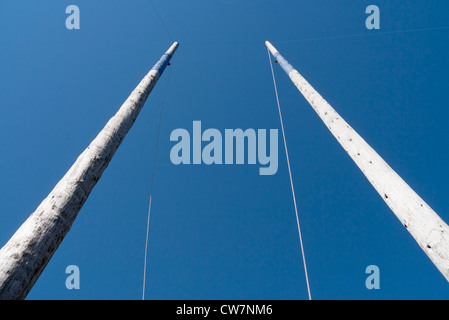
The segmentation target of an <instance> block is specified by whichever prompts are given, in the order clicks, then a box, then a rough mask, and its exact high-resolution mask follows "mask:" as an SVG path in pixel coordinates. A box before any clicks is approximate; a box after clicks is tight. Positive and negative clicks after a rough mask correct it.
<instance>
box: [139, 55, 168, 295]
mask: <svg viewBox="0 0 449 320" xmlns="http://www.w3.org/2000/svg"><path fill="white" fill-rule="evenodd" d="M173 60H174V59H173ZM172 70H173V69H170V72H169V74H168V78H167V85H166V86H165V91H164V97H163V99H162V107H161V114H160V117H159V124H158V128H157V136H156V146H155V151H154V159H153V172H152V173H151V185H150V203H149V205H148V218H147V232H146V240H145V258H144V263H143V285H142V300H145V285H146V273H147V254H148V239H149V232H150V214H151V201H152V199H153V185H154V174H155V170H156V160H157V151H158V146H159V135H160V131H161V123H162V115H163V113H164V107H165V100H166V97H167V89H168V84H169V82H170V76H171V73H172Z"/></svg>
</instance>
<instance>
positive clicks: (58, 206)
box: [0, 42, 178, 300]
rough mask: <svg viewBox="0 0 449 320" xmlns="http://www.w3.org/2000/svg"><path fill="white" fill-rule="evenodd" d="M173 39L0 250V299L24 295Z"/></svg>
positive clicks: (132, 116) (166, 56) (119, 139)
mask: <svg viewBox="0 0 449 320" xmlns="http://www.w3.org/2000/svg"><path fill="white" fill-rule="evenodd" d="M177 47H178V43H177V42H175V43H174V44H173V45H172V46H171V47H170V49H169V50H168V51H167V52H166V54H164V55H163V56H162V58H161V59H160V60H159V62H158V63H157V64H156V65H155V66H154V67H153V69H152V70H151V71H150V72H149V73H148V74H147V75H146V76H145V77H144V78H143V80H142V81H141V82H140V84H139V85H138V86H137V87H136V88H135V89H134V91H133V92H132V93H131V95H130V96H129V97H128V99H127V100H126V101H125V102H124V103H123V105H122V106H121V108H120V109H119V111H118V112H117V113H116V114H115V116H114V117H112V118H111V119H110V120H109V122H108V123H107V124H106V126H105V127H104V129H103V130H102V131H101V132H100V133H99V134H98V136H97V137H96V138H95V139H94V140H93V141H92V143H91V144H90V145H89V147H88V148H87V149H86V150H85V151H84V152H83V153H82V154H81V155H80V156H79V157H78V159H77V160H76V162H75V163H74V164H73V166H72V167H71V168H70V170H69V171H68V172H67V173H66V175H65V176H64V177H63V178H62V180H61V181H60V182H59V183H58V184H57V185H56V187H55V188H54V189H53V190H52V191H51V192H50V194H49V195H48V197H47V198H46V199H45V200H44V201H43V202H42V203H41V204H40V205H39V207H38V208H37V209H36V211H35V212H34V213H33V214H31V216H30V217H29V218H28V219H27V220H26V221H25V222H24V223H23V225H22V226H21V227H20V228H19V229H18V230H17V232H16V233H15V234H14V235H13V236H12V238H11V239H10V240H9V241H8V242H7V243H6V245H5V246H4V247H3V248H2V249H1V250H0V299H4V300H5V299H7V300H17V299H24V298H25V297H26V296H27V294H28V293H29V291H30V290H31V288H32V287H33V285H34V284H35V282H36V281H37V279H38V278H39V276H40V275H41V273H42V271H43V270H44V269H45V267H46V265H47V264H48V262H49V261H50V259H51V257H52V256H53V254H54V253H55V251H56V249H57V248H58V246H59V245H60V243H61V242H62V240H63V239H64V237H65V236H66V234H67V232H68V231H69V230H70V228H71V226H72V224H73V222H74V221H75V218H76V217H77V215H78V212H79V211H80V210H81V208H82V206H83V205H84V203H85V202H86V200H87V198H88V196H89V194H90V192H91V191H92V189H93V188H94V186H95V185H96V183H97V182H98V180H99V179H100V178H101V176H102V174H103V172H104V170H105V169H106V167H107V166H108V164H109V162H110V161H111V159H112V157H113V156H114V154H115V152H116V151H117V149H118V147H119V146H120V144H121V143H122V141H123V139H124V138H125V136H126V134H127V133H128V131H129V130H130V129H131V127H132V125H133V124H134V122H135V120H136V118H137V116H138V115H139V112H140V110H141V109H142V107H143V105H144V103H145V101H146V99H147V98H148V95H149V94H150V92H151V91H152V89H153V87H154V86H155V84H156V82H157V81H158V79H159V77H160V75H161V74H162V72H163V71H164V69H165V67H166V66H167V64H168V62H169V61H170V58H171V57H172V55H173V54H174V52H175V51H176V49H177Z"/></svg>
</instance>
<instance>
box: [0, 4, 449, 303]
mask: <svg viewBox="0 0 449 320" xmlns="http://www.w3.org/2000/svg"><path fill="white" fill-rule="evenodd" d="M153 3H154V5H155V6H156V8H157V10H158V12H159V15H160V17H162V19H163V22H164V24H165V27H164V24H162V23H161V20H160V19H159V17H158V15H157V14H156V13H155V11H154V8H153V6H152V5H151V3H150V2H149V1H144V0H139V1H137V0H132V1H103V0H101V1H100V0H97V1H85V0H74V1H70V2H69V1H54V0H49V1H45V2H44V3H36V2H32V1H12V0H3V1H1V3H0V15H1V17H0V39H1V41H2V46H1V49H0V88H1V90H0V106H1V111H2V116H1V117H0V145H1V147H2V157H1V160H0V174H1V177H2V178H1V180H0V212H1V214H0V245H3V244H4V243H6V241H7V240H8V239H9V238H10V237H11V236H12V234H13V233H14V232H15V230H17V228H18V227H19V226H20V225H21V224H22V223H23V222H24V221H25V220H26V218H27V217H28V216H29V215H30V214H31V213H32V212H33V211H34V210H35V209H36V208H37V206H38V205H39V203H40V202H41V201H42V200H43V199H44V198H45V197H46V195H47V194H48V193H49V192H50V191H51V190H52V189H53V187H54V186H55V185H56V183H57V182H58V181H59V179H60V178H62V176H63V175H64V173H65V172H66V171H67V170H68V169H69V168H70V166H71V165H72V164H73V162H74V161H75V160H76V158H77V156H78V155H79V154H80V153H81V152H82V151H83V150H84V149H85V148H86V147H87V146H88V144H89V143H90V142H91V141H92V140H93V138H94V137H95V136H96V134H97V133H98V132H99V131H100V130H101V129H102V128H103V126H104V125H105V124H106V122H107V121H108V119H109V118H110V117H112V116H113V115H114V114H115V112H116V111H117V110H118V108H119V107H120V106H121V104H122V103H123V102H124V100H125V99H126V98H127V97H128V95H129V94H130V93H131V91H132V90H133V89H134V88H135V86H136V85H137V84H138V83H139V81H140V80H141V79H142V78H143V76H144V75H145V74H146V73H147V72H148V71H149V70H150V69H151V67H152V66H153V65H154V64H155V63H156V61H157V60H158V59H159V58H160V56H161V55H162V54H163V53H164V52H165V51H166V50H167V49H168V47H169V46H170V45H171V43H172V40H173V39H174V40H175V41H179V42H180V47H179V49H178V51H177V53H176V55H175V57H174V60H173V62H172V66H171V67H169V68H168V69H167V70H166V71H165V73H164V75H163V77H162V78H161V80H160V81H159V83H158V84H157V86H156V88H155V89H154V90H153V92H152V94H151V96H150V98H149V99H148V100H147V103H146V105H145V107H144V109H143V110H142V112H141V114H140V116H139V118H138V120H137V121H136V123H135V125H134V127H133V128H132V130H131V131H130V133H129V134H128V136H127V137H126V139H125V141H124V142H123V144H122V146H121V147H120V149H119V150H118V152H117V153H116V155H115V157H114V159H113V160H112V162H111V164H110V165H109V167H108V169H107V170H106V172H105V174H104V175H103V177H102V179H101V180H100V182H99V183H98V184H97V186H96V188H95V189H94V191H93V192H92V194H91V196H90V198H89V199H88V201H87V202H86V204H85V206H84V207H83V209H82V211H81V212H80V214H79V216H78V218H77V220H76V221H75V223H74V225H73V227H72V230H71V231H70V232H69V234H68V235H67V237H66V238H65V240H64V241H63V243H62V244H61V246H60V248H59V249H58V251H57V252H56V254H55V255H54V257H53V259H52V260H51V262H50V263H49V265H48V266H47V268H46V269H45V271H44V273H43V274H42V276H41V277H40V279H39V280H38V282H37V283H36V285H35V286H34V288H33V290H32V291H31V292H30V294H29V295H28V299H140V298H141V294H142V292H141V290H142V280H143V279H142V278H143V260H144V248H145V232H146V220H147V210H148V201H149V189H150V180H151V171H152V165H153V157H154V152H155V142H156V140H155V139H156V134H157V124H158V120H159V113H160V109H161V105H162V101H163V94H164V90H165V88H167V90H168V91H167V99H166V104H165V111H164V118H163V122H162V127H161V135H160V143H159V151H158V159H157V169H156V175H155V182H154V192H153V205H152V212H151V224H150V239H149V251H148V268H147V284H146V298H147V299H307V290H306V282H305V278H304V270H303V266H302V260H301V253H300V247H299V241H298V232H297V228H296V220H295V214H294V207H293V202H292V197H291V190H290V184H289V177H288V171H287V165H286V159H285V155H284V152H283V146H282V140H281V139H280V140H279V146H280V148H279V170H278V172H277V174H276V175H273V176H260V175H258V167H259V166H258V165H215V166H206V165H190V166H175V165H173V164H172V163H171V162H170V157H169V155H170V149H171V147H172V146H173V145H174V143H173V142H170V140H169V137H170V133H171V132H172V131H173V130H174V129H177V128H185V129H187V130H189V131H191V130H192V122H193V121H195V120H200V121H201V122H202V125H203V129H206V128H216V129H219V130H220V131H221V132H224V130H225V129H235V128H242V129H247V128H254V129H280V123H279V117H278V114H277V106H276V100H275V95H274V88H273V83H272V78H271V71H270V67H269V61H268V56H267V50H266V47H265V45H264V41H265V40H269V41H271V43H272V44H273V45H274V46H276V48H277V49H278V50H279V51H280V52H281V53H282V54H283V55H284V57H285V58H286V59H287V60H289V62H290V63H291V64H292V65H293V66H294V67H295V68H296V69H298V71H299V72H300V73H301V74H302V75H303V76H304V77H306V79H307V80H308V81H309V82H310V83H311V84H312V85H313V86H314V87H315V88H316V89H317V90H318V91H319V92H320V93H321V94H322V95H323V97H324V98H325V99H326V100H327V101H328V102H329V103H330V104H331V105H332V106H333V107H334V108H335V109H336V110H337V111H338V112H339V113H340V115H341V116H342V117H343V118H344V119H345V120H346V121H347V122H348V123H350V124H351V125H352V127H353V128H354V129H355V130H357V131H358V133H359V134H360V135H361V136H362V137H364V138H365V140H366V141H367V142H368V143H369V144H370V145H371V146H372V147H373V148H374V149H375V150H376V151H377V152H378V153H379V154H380V155H381V156H382V157H383V158H384V159H385V160H386V161H387V162H388V163H389V164H390V166H391V167H392V168H393V169H395V170H396V172H397V173H398V174H399V175H400V176H401V177H402V178H403V179H404V180H405V181H407V182H408V183H409V185H410V186H411V187H412V188H413V189H414V190H415V191H416V192H417V193H418V194H419V195H420V196H421V197H422V198H423V199H424V200H425V201H426V202H427V203H428V204H429V205H430V206H431V207H432V208H433V209H434V210H435V211H436V212H437V213H438V214H439V215H440V216H441V217H442V218H443V220H445V221H446V222H448V221H449V213H448V212H449V211H448V209H449V197H448V196H447V190H448V188H447V181H448V178H449V170H448V168H447V163H448V162H449V151H448V150H449V149H448V138H449V130H448V126H447V119H448V117H449V111H448V108H447V105H448V98H449V90H448V89H449V86H448V82H447V74H448V73H449V64H448V57H447V52H448V49H449V42H448V40H449V38H448V36H449V33H448V32H449V29H448V27H449V24H448V21H447V12H448V10H449V3H446V2H442V1H436V0H429V1H426V2H425V3H423V2H422V1H417V0H410V1H382V0H373V1H349V0H341V1H330V0H326V1H325V0H316V1H302V0H301V1H271V0H270V1H268V0H260V1H249V0H239V1H222V0H219V1H205V0H190V1H178V0H176V1H175V0H164V1H160V0H154V1H153ZM70 4H75V5H78V6H79V8H80V11H81V29H80V30H71V31H69V30H67V29H66V28H65V19H66V17H67V15H66V14H65V8H66V7H67V6H68V5H70ZM371 4H375V5H378V6H379V8H380V10H381V29H380V30H367V29H366V28H365V19H366V17H367V15H366V14H365V8H366V7H367V6H368V5H371ZM442 27H444V28H442ZM166 29H167V30H168V32H167V31H166ZM404 31H406V32H404ZM274 67H275V74H276V77H277V84H278V90H279V97H280V102H281V106H282V111H283V117H284V125H285V130H286V137H287V144H288V147H289V153H290V161H291V165H292V173H293V179H294V183H295V190H296V197H297V201H298V209H299V217H300V221H301V228H302V235H303V241H304V249H305V254H306V258H307V266H308V272H309V280H310V286H311V292H312V296H313V298H314V299H447V298H449V286H448V283H447V281H446V280H445V279H444V278H443V276H442V275H441V274H440V273H439V272H438V270H437V269H436V268H435V267H434V266H433V264H432V263H431V262H430V260H429V259H428V258H427V256H426V255H425V254H424V253H423V252H422V250H421V249H420V248H419V247H418V245H417V244H416V242H415V241H414V239H413V238H412V237H411V236H410V235H409V233H408V232H407V231H406V230H405V229H404V228H403V226H402V225H401V223H400V222H399V220H398V219H397V218H396V217H395V216H394V214H393V213H392V212H391V211H390V209H389V208H388V207H387V205H386V204H385V203H384V202H383V201H382V199H381V198H380V197H379V196H378V194H377V193H376V192H375V190H374V188H373V187H372V186H371V185H370V184H369V183H368V181H367V180H366V179H365V177H364V176H363V174H362V173H361V172H360V170H359V169H358V168H357V167H356V166H355V164H354V163H353V162H352V160H351V159H350V158H349V156H348V155H347V154H346V153H345V152H344V150H343V149H342V148H341V147H340V145H339V144H338V143H337V141H336V140H335V139H334V138H333V136H332V135H331V134H330V133H329V131H328V130H327V128H326V127H325V126H324V125H323V123H322V122H321V120H320V119H319V118H318V116H317V115H316V114H315V112H314V111H313V110H312V109H311V108H310V106H309V105H308V104H307V102H306V101H305V99H304V98H303V97H302V96H301V95H300V93H299V92H298V91H297V89H296V88H295V87H294V86H293V84H292V83H291V82H290V80H289V79H288V77H287V76H286V75H285V73H284V72H283V71H282V70H281V69H280V67H279V66H278V65H275V66H274ZM169 73H171V74H170V76H169ZM167 85H168V86H167ZM73 264H74V265H77V266H79V268H80V272H81V289H80V290H71V291H69V290H67V289H66V287H65V279H66V277H67V275H66V274H65V268H66V267H67V266H68V265H73ZM373 264H374V265H377V266H378V267H379V268H380V285H381V288H380V289H379V290H367V289H366V287H365V279H366V277H367V274H365V268H366V267H367V266H368V265H373Z"/></svg>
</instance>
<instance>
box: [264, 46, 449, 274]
mask: <svg viewBox="0 0 449 320" xmlns="http://www.w3.org/2000/svg"><path fill="white" fill-rule="evenodd" d="M265 44H266V46H267V47H268V50H270V52H271V54H272V55H273V56H274V58H275V59H276V60H277V61H278V62H279V65H280V66H281V67H282V68H283V69H284V71H285V72H286V73H287V74H288V76H289V77H290V79H291V80H292V82H293V84H294V85H295V86H296V87H297V88H298V90H299V91H300V92H301V94H302V95H303V96H304V97H305V98H306V100H307V101H308V102H309V104H310V105H311V106H312V108H313V109H314V110H315V112H316V113H317V114H318V116H319V117H320V118H321V120H323V122H324V124H325V125H326V126H327V127H328V129H329V130H330V132H331V133H332V134H333V135H334V137H335V138H336V139H337V141H338V142H339V143H340V144H341V146H342V147H343V149H345V151H346V152H347V153H348V154H349V156H350V157H351V158H352V160H354V162H355V163H356V165H357V166H358V167H359V168H360V170H362V172H363V174H364V175H365V176H366V178H367V179H368V180H369V182H370V183H371V184H372V185H373V187H374V188H375V189H376V191H377V192H378V193H379V195H380V196H381V197H382V199H383V200H384V201H385V202H386V204H387V205H388V206H389V207H390V209H391V210H392V211H393V212H394V214H395V215H396V216H397V218H398V219H399V220H400V221H401V223H402V224H403V225H404V226H405V228H406V229H407V230H408V231H409V232H410V234H411V235H412V236H413V237H414V238H415V240H416V242H417V243H418V244H419V246H420V247H421V248H422V249H423V250H424V252H425V253H426V254H427V255H428V256H429V258H430V259H431V260H432V262H433V263H434V264H435V266H436V267H437V268H438V270H440V272H441V273H442V274H443V276H444V277H445V278H446V280H448V281H449V227H448V225H447V224H446V223H445V222H444V221H443V220H442V219H441V218H440V217H439V216H438V215H437V214H436V213H435V212H434V211H433V210H432V208H430V207H429V206H428V205H427V204H426V203H425V202H424V200H422V199H421V198H420V197H419V196H418V195H417V194H416V193H415V192H414V191H413V190H412V189H411V188H410V187H409V186H408V184H407V183H406V182H405V181H404V180H402V179H401V177H400V176H399V175H398V174H397V173H396V172H395V171H393V169H391V168H390V166H389V165H388V164H387V163H386V162H385V161H384V160H383V159H382V158H381V157H380V156H379V155H378V154H377V153H376V151H374V149H373V148H371V147H370V146H369V145H368V143H366V142H365V140H363V138H362V137H360V136H359V135H358V134H357V132H356V131H355V130H354V129H353V128H351V126H350V125H349V124H348V123H347V122H346V121H345V120H343V118H342V117H341V116H340V115H339V114H338V113H337V112H336V111H335V110H334V109H333V108H332V107H331V106H330V105H329V103H327V101H326V100H324V99H323V97H322V96H321V95H320V94H319V93H318V92H317V91H316V90H315V89H314V88H313V87H312V86H311V85H310V84H309V83H308V82H307V81H306V80H305V79H304V78H303V77H302V76H301V75H300V74H299V72H298V71H296V70H295V69H294V68H293V67H292V66H291V65H290V64H289V63H288V62H287V60H285V59H284V57H282V55H281V54H280V53H279V52H278V51H277V50H276V49H275V48H274V47H273V45H272V44H271V43H269V42H268V41H266V42H265Z"/></svg>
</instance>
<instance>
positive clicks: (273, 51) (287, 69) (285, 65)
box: [265, 41, 294, 75]
mask: <svg viewBox="0 0 449 320" xmlns="http://www.w3.org/2000/svg"><path fill="white" fill-rule="evenodd" d="M265 45H266V46H267V48H268V50H270V52H271V54H272V55H273V57H274V58H275V59H276V60H277V62H279V65H280V66H281V67H282V69H284V71H285V72H286V73H287V74H288V75H289V74H290V72H291V71H293V70H294V68H293V67H292V65H291V64H290V63H288V61H287V60H285V58H284V57H283V56H282V55H281V54H280V53H279V51H277V50H276V48H275V47H273V45H272V44H271V43H270V42H269V41H265Z"/></svg>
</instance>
